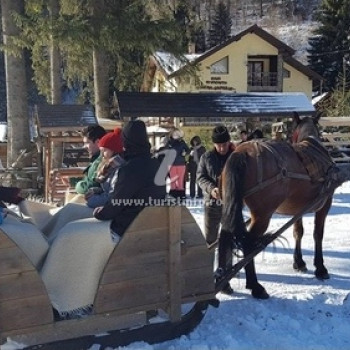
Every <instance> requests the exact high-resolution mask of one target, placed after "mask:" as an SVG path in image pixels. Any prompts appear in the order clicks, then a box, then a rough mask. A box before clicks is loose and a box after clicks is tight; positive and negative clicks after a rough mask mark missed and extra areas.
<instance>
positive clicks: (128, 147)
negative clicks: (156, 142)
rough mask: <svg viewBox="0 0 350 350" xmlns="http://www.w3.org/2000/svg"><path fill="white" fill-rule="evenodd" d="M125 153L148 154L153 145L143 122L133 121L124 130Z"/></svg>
mask: <svg viewBox="0 0 350 350" xmlns="http://www.w3.org/2000/svg"><path fill="white" fill-rule="evenodd" d="M123 142H124V148H125V152H127V153H129V154H136V153H146V152H149V151H150V148H151V145H150V143H149V141H148V136H147V129H146V125H145V123H144V122H143V121H142V120H132V121H130V122H129V123H128V124H126V125H125V127H124V128H123Z"/></svg>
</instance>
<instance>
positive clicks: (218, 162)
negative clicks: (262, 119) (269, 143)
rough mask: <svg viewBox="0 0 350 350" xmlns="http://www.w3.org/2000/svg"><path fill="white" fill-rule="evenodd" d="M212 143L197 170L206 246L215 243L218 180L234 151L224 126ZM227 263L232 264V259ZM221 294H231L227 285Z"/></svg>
mask: <svg viewBox="0 0 350 350" xmlns="http://www.w3.org/2000/svg"><path fill="white" fill-rule="evenodd" d="M212 141H213V143H214V149H212V150H211V151H207V152H206V153H204V154H203V155H202V157H201V159H200V161H199V165H198V170H197V183H198V185H199V186H200V187H201V189H202V191H203V194H204V235H205V239H206V241H207V244H208V245H211V244H213V243H214V242H216V240H217V238H218V234H219V228H220V221H221V215H222V203H221V198H220V191H219V178H220V176H221V173H222V170H223V168H224V165H225V163H226V160H227V159H228V157H229V156H230V154H231V153H232V152H233V150H234V145H233V144H232V143H231V142H230V134H229V133H228V130H227V128H226V127H225V126H224V125H219V126H217V127H215V128H214V130H213V132H212ZM229 261H230V263H231V264H232V257H231V259H229ZM222 292H223V293H226V294H232V293H233V290H232V288H231V287H230V285H229V283H228V284H227V285H226V286H225V288H224V289H223V290H222Z"/></svg>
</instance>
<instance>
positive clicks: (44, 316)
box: [0, 207, 215, 349]
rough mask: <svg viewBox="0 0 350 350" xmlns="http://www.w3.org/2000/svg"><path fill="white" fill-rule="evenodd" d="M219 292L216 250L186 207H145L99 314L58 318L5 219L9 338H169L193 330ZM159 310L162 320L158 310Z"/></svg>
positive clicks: (1, 251)
mask: <svg viewBox="0 0 350 350" xmlns="http://www.w3.org/2000/svg"><path fill="white" fill-rule="evenodd" d="M57 278H59V276H57ZM214 299H215V284H214V278H213V252H212V251H210V250H208V249H207V246H206V243H205V240H204V238H203V236H202V233H201V230H200V228H199V227H198V225H197V223H196V222H195V220H194V218H193V217H192V215H191V214H190V212H189V211H188V209H187V208H186V207H152V208H151V207H148V208H145V209H144V210H143V211H142V212H141V213H140V214H139V215H138V217H137V218H136V219H135V220H134V222H133V223H132V224H131V225H130V227H129V228H128V230H127V231H126V233H125V234H124V236H123V238H122V240H121V241H120V243H119V244H118V245H117V246H116V247H115V249H114V250H113V252H112V254H111V256H110V258H109V260H108V262H107V264H106V266H105V268H104V271H103V273H102V275H101V277H100V282H99V286H98V289H97V293H96V295H95V300H94V304H93V310H92V314H91V315H89V316H86V317H84V318H81V319H73V320H63V321H62V320H61V321H55V319H54V314H53V309H52V306H51V302H50V299H49V297H48V294H47V291H46V289H45V286H44V283H43V281H42V279H41V277H40V274H39V272H38V271H37V269H36V268H35V267H34V266H33V264H32V263H31V262H30V260H29V259H28V257H27V256H26V255H25V254H24V252H23V251H22V250H21V249H20V247H19V246H18V245H16V243H15V242H14V241H13V240H11V239H10V238H9V237H8V236H7V235H6V234H5V233H4V232H3V231H2V230H1V226H0V339H1V343H0V344H1V345H2V344H4V343H6V342H9V341H15V342H17V343H20V344H24V345H25V348H26V349H36V348H39V346H40V349H62V348H64V349H78V348H79V349H84V348H86V349H87V348H88V347H89V346H91V345H92V344H94V343H98V344H101V345H102V346H120V345H126V344H128V343H131V342H133V341H138V340H144V341H147V342H149V343H154V342H159V341H164V340H166V339H171V338H174V337H178V336H180V335H182V334H186V333H188V332H189V331H191V330H192V329H193V328H194V327H195V326H196V325H197V324H198V323H199V322H200V321H201V319H202V318H203V316H204V314H205V310H206V308H207V307H208V304H209V303H211V302H212V301H213V300H214ZM185 306H186V308H187V309H188V310H189V311H188V312H186V311H184V310H183V309H184V308H185ZM155 310H156V311H157V312H154V311H155ZM158 311H160V312H161V313H162V317H159V316H158V317H157V318H158V319H160V321H159V320H158V322H157V323H154V320H153V321H152V319H151V320H150V315H151V314H152V313H153V314H157V313H158ZM101 334H102V336H101ZM78 346H79V347H78Z"/></svg>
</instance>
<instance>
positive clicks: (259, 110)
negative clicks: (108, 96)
mask: <svg viewBox="0 0 350 350" xmlns="http://www.w3.org/2000/svg"><path fill="white" fill-rule="evenodd" d="M117 100H118V106H119V113H120V116H121V117H122V118H124V117H131V118H137V117H181V118H186V117H199V118H201V117H203V118H204V117H205V118H207V117H284V116H285V117H291V116H292V115H293V112H298V113H299V114H301V115H312V114H314V113H315V108H314V107H313V105H312V104H311V102H310V101H309V99H308V98H307V97H306V95H304V94H302V93H245V94H229V93H166V92H157V93H155V92H119V93H117Z"/></svg>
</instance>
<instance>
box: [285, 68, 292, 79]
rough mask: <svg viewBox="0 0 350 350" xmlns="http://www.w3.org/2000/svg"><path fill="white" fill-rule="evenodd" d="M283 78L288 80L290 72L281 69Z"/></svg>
mask: <svg viewBox="0 0 350 350" xmlns="http://www.w3.org/2000/svg"><path fill="white" fill-rule="evenodd" d="M283 78H290V71H289V70H288V69H285V68H283Z"/></svg>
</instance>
